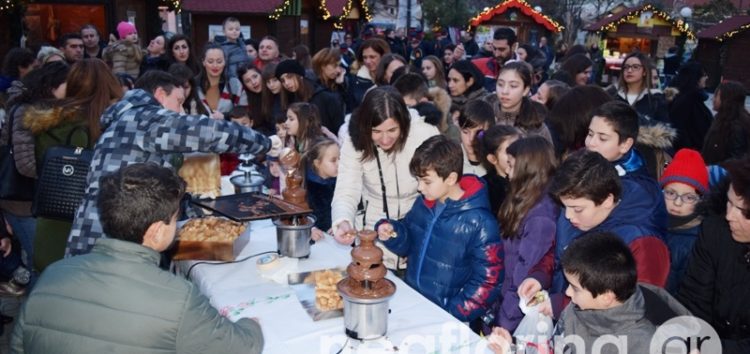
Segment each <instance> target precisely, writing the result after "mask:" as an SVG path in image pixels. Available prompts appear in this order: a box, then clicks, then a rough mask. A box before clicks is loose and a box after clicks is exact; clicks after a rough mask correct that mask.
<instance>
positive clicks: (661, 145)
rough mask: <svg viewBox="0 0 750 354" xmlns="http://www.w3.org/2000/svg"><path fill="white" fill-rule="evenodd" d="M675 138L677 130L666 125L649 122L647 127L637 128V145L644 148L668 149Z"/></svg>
mask: <svg viewBox="0 0 750 354" xmlns="http://www.w3.org/2000/svg"><path fill="white" fill-rule="evenodd" d="M675 138H677V130H675V129H674V128H672V127H670V126H669V125H668V124H664V123H660V122H656V121H651V122H650V123H649V124H648V125H641V126H640V128H638V143H639V144H643V145H646V146H650V147H654V148H658V149H668V148H671V147H672V142H673V141H674V139H675Z"/></svg>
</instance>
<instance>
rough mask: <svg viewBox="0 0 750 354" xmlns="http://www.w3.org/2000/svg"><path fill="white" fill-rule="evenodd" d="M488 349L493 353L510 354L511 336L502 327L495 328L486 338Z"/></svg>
mask: <svg viewBox="0 0 750 354" xmlns="http://www.w3.org/2000/svg"><path fill="white" fill-rule="evenodd" d="M487 342H488V343H489V348H490V350H492V352H493V353H496V354H505V353H510V345H511V344H513V336H511V335H510V332H508V330H507V329H505V328H503V327H495V328H493V329H492V334H490V336H489V337H487Z"/></svg>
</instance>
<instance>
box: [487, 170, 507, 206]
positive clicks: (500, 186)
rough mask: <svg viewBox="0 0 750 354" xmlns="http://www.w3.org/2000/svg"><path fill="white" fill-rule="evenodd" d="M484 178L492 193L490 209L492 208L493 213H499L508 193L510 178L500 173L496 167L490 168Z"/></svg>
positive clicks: (488, 189)
mask: <svg viewBox="0 0 750 354" xmlns="http://www.w3.org/2000/svg"><path fill="white" fill-rule="evenodd" d="M483 178H484V181H485V182H486V183H487V191H488V192H489V195H490V210H492V215H497V212H498V211H500V205H502V204H503V201H504V200H505V196H506V194H507V193H508V184H509V183H508V179H507V178H505V177H501V176H500V175H498V174H497V171H496V170H495V169H494V168H491V169H488V170H487V174H486V175H484V177H483Z"/></svg>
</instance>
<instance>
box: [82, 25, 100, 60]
mask: <svg viewBox="0 0 750 354" xmlns="http://www.w3.org/2000/svg"><path fill="white" fill-rule="evenodd" d="M81 38H83V47H84V51H83V57H84V59H89V58H97V59H101V58H102V52H103V49H104V47H105V45H104V43H102V42H101V37H100V36H99V30H98V29H97V28H96V26H94V25H92V24H87V25H84V26H83V27H82V28H81Z"/></svg>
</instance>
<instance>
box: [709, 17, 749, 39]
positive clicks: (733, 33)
mask: <svg viewBox="0 0 750 354" xmlns="http://www.w3.org/2000/svg"><path fill="white" fill-rule="evenodd" d="M723 22H724V21H721V22H719V23H717V24H716V25H719V24H721V23H723ZM747 29H750V23H747V24H744V25H742V26H740V27H737V28H735V29H733V30H731V31H727V32H724V33H722V34H720V35H718V36H716V37H714V38H716V39H717V40H718V41H719V42H723V41H725V40H727V39H730V38H732V37H734V36H736V35H737V34H739V33H740V32H743V31H745V30H747Z"/></svg>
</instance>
